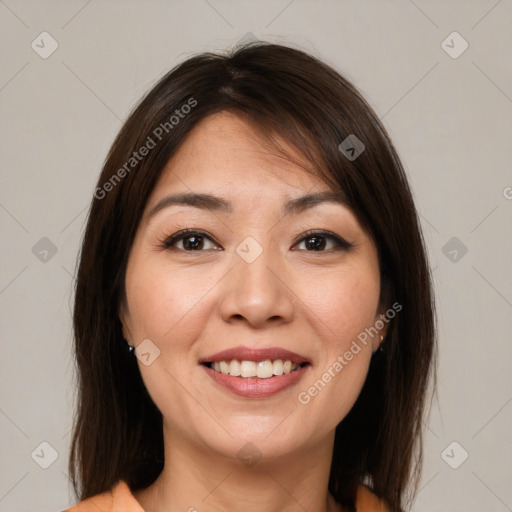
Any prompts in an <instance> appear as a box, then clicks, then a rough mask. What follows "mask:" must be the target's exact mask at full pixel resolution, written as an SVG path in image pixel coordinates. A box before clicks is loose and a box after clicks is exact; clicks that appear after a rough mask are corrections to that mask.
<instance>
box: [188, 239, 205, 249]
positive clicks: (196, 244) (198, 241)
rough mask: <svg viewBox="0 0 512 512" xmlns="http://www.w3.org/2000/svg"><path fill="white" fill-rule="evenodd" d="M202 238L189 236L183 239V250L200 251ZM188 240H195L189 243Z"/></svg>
mask: <svg viewBox="0 0 512 512" xmlns="http://www.w3.org/2000/svg"><path fill="white" fill-rule="evenodd" d="M202 238H203V237H201V236H189V237H187V238H185V248H190V249H200V248H201V247H202V242H203V240H202ZM190 240H195V242H192V243H190Z"/></svg>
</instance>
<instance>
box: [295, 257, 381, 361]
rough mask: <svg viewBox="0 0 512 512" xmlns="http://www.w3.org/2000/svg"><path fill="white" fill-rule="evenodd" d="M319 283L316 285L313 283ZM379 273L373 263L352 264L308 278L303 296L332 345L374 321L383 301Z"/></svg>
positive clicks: (329, 346)
mask: <svg viewBox="0 0 512 512" xmlns="http://www.w3.org/2000/svg"><path fill="white" fill-rule="evenodd" d="M315 281H316V284H315V285H314V286H312V284H313V283H315ZM379 294H380V284H379V273H378V270H377V271H375V269H374V268H373V265H371V264H360V265H350V266H347V267H344V268H343V269H341V270H338V271H333V272H332V273H325V272H324V273H323V274H322V275H321V276H318V279H316V280H315V279H313V280H312V279H308V281H307V283H305V286H304V288H303V293H302V296H303V297H304V299H303V300H304V302H305V304H306V305H307V306H308V307H309V308H310V309H311V311H312V312H313V313H314V314H315V315H316V317H317V318H318V321H317V324H318V325H319V328H320V329H321V332H322V333H323V338H324V342H325V344H326V347H324V350H325V348H327V349H328V350H329V349H336V350H337V351H339V350H344V347H345V345H346V344H347V343H348V345H350V342H351V340H352V339H354V338H357V336H358V334H360V333H361V332H362V331H364V329H365V328H367V327H369V326H371V325H373V322H374V321H375V315H376V312H377V309H378V304H379Z"/></svg>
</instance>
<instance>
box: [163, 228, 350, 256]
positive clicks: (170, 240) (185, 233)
mask: <svg viewBox="0 0 512 512" xmlns="http://www.w3.org/2000/svg"><path fill="white" fill-rule="evenodd" d="M192 235H200V236H203V237H205V238H208V239H209V240H211V241H212V242H214V243H215V244H217V242H216V241H215V240H214V239H213V238H212V237H211V236H210V235H208V233H206V232H205V231H203V230H201V229H192V228H186V229H182V230H181V231H178V232H177V233H174V235H171V236H169V237H167V238H165V239H164V240H163V241H162V242H161V246H162V248H164V249H169V250H179V251H181V252H205V251H204V250H201V249H199V250H186V249H176V248H174V247H173V245H174V244H175V243H176V242H179V241H181V240H183V239H185V238H188V237H189V236H192ZM315 236H316V237H319V238H327V239H331V240H333V241H334V243H335V246H336V247H334V248H333V249H327V250H320V251H315V250H310V251H308V250H306V252H326V253H330V252H331V251H332V250H345V251H349V250H350V249H353V248H354V247H355V245H354V244H351V243H350V242H347V241H346V240H344V239H343V238H341V237H339V236H338V235H335V234H334V233H332V232H331V231H326V230H310V231H306V232H305V233H304V234H303V236H302V237H301V238H300V239H299V240H297V241H296V242H295V243H294V245H297V244H299V243H301V242H304V241H305V240H307V239H309V238H313V237H315ZM217 245H220V244H217Z"/></svg>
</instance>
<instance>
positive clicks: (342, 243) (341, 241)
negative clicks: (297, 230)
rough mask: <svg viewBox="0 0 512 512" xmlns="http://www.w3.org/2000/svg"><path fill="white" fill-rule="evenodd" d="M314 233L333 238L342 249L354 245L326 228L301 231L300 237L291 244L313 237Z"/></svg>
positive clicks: (350, 247)
mask: <svg viewBox="0 0 512 512" xmlns="http://www.w3.org/2000/svg"><path fill="white" fill-rule="evenodd" d="M314 235H318V236H321V237H323V238H331V239H332V240H334V242H335V244H336V245H337V247H338V248H340V249H344V250H347V251H348V250H350V249H353V248H354V247H355V244H352V243H350V242H348V241H347V240H345V239H344V238H342V237H341V236H339V235H337V234H336V233H333V232H332V231H329V230H328V229H310V230H308V231H306V232H305V233H302V234H301V235H300V238H298V239H296V240H295V241H294V243H293V245H297V244H298V243H300V242H302V241H304V240H305V239H307V238H310V237H313V236H314ZM307 252H327V253H328V252H330V251H307Z"/></svg>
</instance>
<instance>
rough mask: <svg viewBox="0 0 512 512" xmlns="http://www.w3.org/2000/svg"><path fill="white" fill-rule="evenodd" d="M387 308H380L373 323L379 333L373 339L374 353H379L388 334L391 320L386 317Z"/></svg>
mask: <svg viewBox="0 0 512 512" xmlns="http://www.w3.org/2000/svg"><path fill="white" fill-rule="evenodd" d="M386 311H387V308H386V307H384V306H381V307H379V310H378V311H377V314H376V315H375V321H374V323H373V325H374V327H375V329H376V330H377V331H378V334H376V335H375V336H374V337H373V343H372V346H373V351H374V352H375V351H377V350H378V349H379V348H380V346H381V345H382V343H384V340H385V338H386V336H387V334H388V329H389V323H390V319H389V318H388V316H387V315H386Z"/></svg>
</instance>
